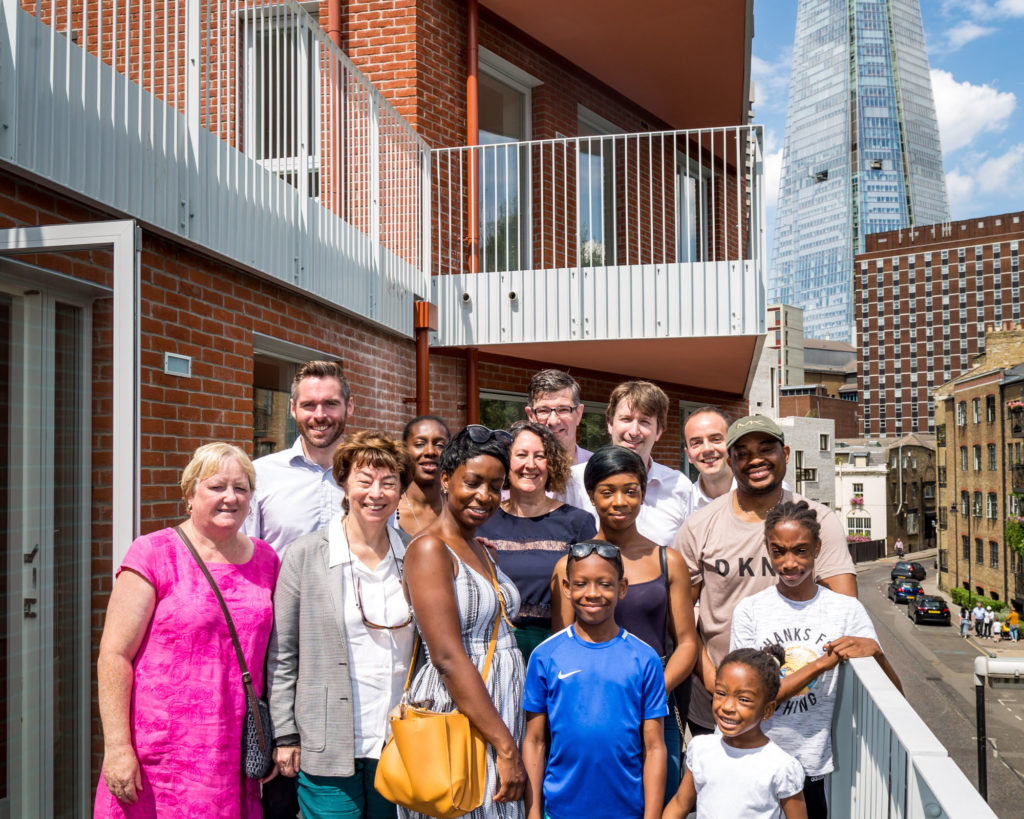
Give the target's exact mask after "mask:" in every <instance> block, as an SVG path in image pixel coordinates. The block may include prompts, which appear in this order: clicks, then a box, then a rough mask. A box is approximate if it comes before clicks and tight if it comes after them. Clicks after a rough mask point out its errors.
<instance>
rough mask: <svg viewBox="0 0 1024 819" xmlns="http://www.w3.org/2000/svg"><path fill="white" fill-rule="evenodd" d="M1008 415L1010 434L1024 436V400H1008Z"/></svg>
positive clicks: (1016, 436)
mask: <svg viewBox="0 0 1024 819" xmlns="http://www.w3.org/2000/svg"><path fill="white" fill-rule="evenodd" d="M1006 415H1007V419H1008V420H1009V422H1010V435H1012V436H1013V437H1014V438H1024V401H1021V399H1019V398H1018V399H1014V400H1012V401H1007V402H1006Z"/></svg>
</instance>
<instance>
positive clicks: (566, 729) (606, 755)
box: [523, 626, 668, 819]
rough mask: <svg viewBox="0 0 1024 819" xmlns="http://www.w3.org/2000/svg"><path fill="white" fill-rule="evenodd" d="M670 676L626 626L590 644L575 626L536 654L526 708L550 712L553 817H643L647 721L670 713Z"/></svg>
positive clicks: (547, 791)
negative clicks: (667, 692) (667, 694)
mask: <svg viewBox="0 0 1024 819" xmlns="http://www.w3.org/2000/svg"><path fill="white" fill-rule="evenodd" d="M665 701H666V700H665V675H664V673H663V671H662V668H661V660H660V659H658V655H657V654H655V653H654V649H652V648H651V647H650V646H649V645H647V644H646V643H644V642H642V641H641V640H639V639H637V638H636V637H634V636H633V635H632V634H630V633H629V632H627V631H626V630H625V629H620V630H619V635H618V637H615V638H614V639H612V640H608V641H607V642H604V643H588V642H587V641H585V640H583V639H581V638H580V637H578V636H577V635H576V633H575V631H574V630H573V627H572V626H569V627H568V628H566V629H564V630H562V631H560V632H558V633H557V634H554V635H552V636H551V637H549V638H548V639H547V640H545V641H544V642H543V643H541V644H540V645H539V646H537V648H536V649H534V651H533V654H532V655H531V656H530V665H529V667H528V669H527V671H526V686H525V690H524V691H523V710H524V711H528V712H531V713H535V714H546V715H547V719H548V725H549V726H550V729H551V747H550V749H549V750H548V761H547V767H546V769H545V771H544V810H545V812H546V813H547V814H548V815H549V816H550V817H552V819H577V817H580V819H582V817H587V819H604V818H605V817H607V819H631V817H636V819H641V817H643V813H644V788H643V738H642V736H641V731H642V725H643V721H644V720H647V719H655V718H657V717H664V716H667V714H668V708H667V707H666V705H665Z"/></svg>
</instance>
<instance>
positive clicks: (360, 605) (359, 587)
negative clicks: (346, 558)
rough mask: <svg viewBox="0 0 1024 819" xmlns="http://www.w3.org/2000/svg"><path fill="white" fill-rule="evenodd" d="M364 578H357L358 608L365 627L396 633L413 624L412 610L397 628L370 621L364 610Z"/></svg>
mask: <svg viewBox="0 0 1024 819" xmlns="http://www.w3.org/2000/svg"><path fill="white" fill-rule="evenodd" d="M351 568H352V567H351V564H349V570H350V571H351ZM362 585H363V582H362V578H358V577H357V578H356V608H357V609H359V616H360V617H361V618H362V619H363V625H364V626H366V627H367V628H375V629H378V630H379V631H395V630H397V629H400V628H405V627H406V626H407V625H409V623H411V622H412V609H411V608H410V609H409V616H408V617H407V618H406V619H405V620H403V621H402V622H401V623H399V624H398V625H395V626H382V625H381V624H380V623H375V622H373V621H372V620H368V619H367V617H366V612H365V611H364V610H363V592H362Z"/></svg>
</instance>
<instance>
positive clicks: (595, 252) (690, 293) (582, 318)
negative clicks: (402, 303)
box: [430, 126, 764, 344]
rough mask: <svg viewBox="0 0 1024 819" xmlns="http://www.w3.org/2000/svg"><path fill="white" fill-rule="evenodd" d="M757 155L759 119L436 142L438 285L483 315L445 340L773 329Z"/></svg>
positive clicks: (453, 327)
mask: <svg viewBox="0 0 1024 819" xmlns="http://www.w3.org/2000/svg"><path fill="white" fill-rule="evenodd" d="M474 165H475V166H476V170H475V172H474V167H473V166H474ZM762 166H763V153H762V134H761V129H760V127H759V126H737V127H730V128H710V129H700V130H690V131H667V132H653V133H640V134H615V135H608V136H600V137H574V138H568V137H566V138H558V139H548V140H535V141H529V142H504V143H497V144H487V145H480V146H475V147H469V148H465V147H463V148H446V149H440V150H435V151H433V159H432V174H431V175H432V195H433V201H432V203H431V205H432V211H433V231H432V235H431V239H430V243H431V247H432V248H433V253H434V269H435V272H437V273H438V274H440V276H439V277H436V278H435V279H434V281H433V284H434V292H435V296H436V298H437V299H438V303H444V304H458V303H460V301H461V302H462V303H464V304H466V305H472V307H471V309H472V310H473V311H477V310H478V311H479V313H475V314H474V315H472V316H471V317H470V318H469V319H468V320H467V316H465V315H463V314H461V312H460V311H457V310H451V311H449V312H448V314H447V316H442V317H441V323H442V326H441V328H440V329H439V332H438V337H439V338H438V342H439V343H441V344H465V343H503V342H518V341H541V340H572V339H581V340H582V339H588V338H603V339H608V338H632V337H646V338H656V337H659V336H691V335H693V336H698V335H731V334H747V333H759V332H763V326H764V286H763V269H762V264H763V259H764V232H763V224H764V218H763V214H764V202H763V191H762V187H763V185H762V177H763V172H762V171H763V167H762ZM474 177H475V178H477V179H478V180H479V183H478V191H477V193H476V194H475V195H474V194H473V193H471V192H470V190H469V187H470V181H471V179H473V178H474ZM474 200H475V201H474ZM474 227H475V230H474ZM474 271H480V272H482V273H483V274H484V275H483V276H478V275H469V274H471V273H473V272H474ZM513 293H514V294H515V298H511V294H513ZM588 320H589V322H590V323H589V325H588V324H587V322H588Z"/></svg>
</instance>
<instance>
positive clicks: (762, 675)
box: [718, 644, 786, 702]
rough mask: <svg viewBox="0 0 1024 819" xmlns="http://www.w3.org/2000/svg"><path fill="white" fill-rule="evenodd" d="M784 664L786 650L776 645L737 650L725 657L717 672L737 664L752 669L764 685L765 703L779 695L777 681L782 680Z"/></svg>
mask: <svg viewBox="0 0 1024 819" xmlns="http://www.w3.org/2000/svg"><path fill="white" fill-rule="evenodd" d="M784 662H786V650H785V649H784V648H783V647H782V646H780V645H778V644H773V645H770V646H765V647H764V648H737V649H736V650H735V651H730V652H729V653H728V654H726V655H725V659H724V660H722V664H721V665H719V666H718V670H719V672H721V670H722V669H723V668H725V667H726V666H727V665H729V664H730V663H739V664H740V665H745V666H747V667H748V668H751V669H753V670H754V673H755V674H757V676H758V678H759V679H760V680H761V683H762V685H764V693H765V701H766V702H772V701H773V700H774V699H775V698H776V697H777V696H778V695H779V684H780V683H779V681H780V680H781V678H782V675H781V674H780V671H781V669H782V664H783V663H784Z"/></svg>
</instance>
